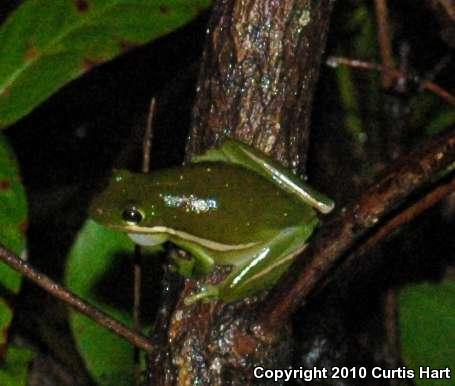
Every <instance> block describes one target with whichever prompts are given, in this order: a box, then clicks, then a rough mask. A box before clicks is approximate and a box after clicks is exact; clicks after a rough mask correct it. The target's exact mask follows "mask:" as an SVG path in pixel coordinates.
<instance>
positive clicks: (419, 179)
mask: <svg viewBox="0 0 455 386" xmlns="http://www.w3.org/2000/svg"><path fill="white" fill-rule="evenodd" d="M454 162H455V129H454V128H451V130H450V131H448V132H446V133H445V134H443V135H440V136H439V137H437V138H436V139H434V140H430V141H429V142H428V143H427V144H426V145H425V146H424V147H423V148H422V149H420V150H418V151H415V152H413V153H411V154H410V155H408V156H404V157H401V158H400V159H399V160H398V161H397V162H396V163H395V164H394V167H393V168H392V169H391V170H390V172H389V173H388V174H387V175H386V176H385V177H384V178H383V179H382V180H381V181H379V182H378V183H377V184H375V185H374V186H373V187H371V188H370V189H369V190H367V191H366V193H364V194H363V195H362V196H361V198H360V200H359V201H358V202H357V203H356V204H355V205H353V206H351V207H350V208H348V209H347V210H346V211H344V212H343V213H341V214H340V215H339V216H338V217H337V218H336V219H334V221H332V222H331V223H330V224H328V225H327V226H326V227H325V229H324V231H323V232H320V233H318V234H317V235H316V237H315V239H314V240H313V241H312V244H311V245H310V248H308V250H307V252H306V253H305V254H303V255H302V256H301V258H299V259H298V260H297V261H296V262H295V263H294V266H293V268H292V269H290V270H289V272H288V274H286V275H285V277H284V278H283V279H282V280H281V281H280V283H279V285H278V286H277V287H276V288H275V289H274V290H273V291H272V292H271V294H270V295H269V298H268V299H266V300H265V301H264V304H265V306H264V307H263V308H262V311H261V312H260V315H259V317H258V321H260V324H261V325H262V327H263V328H264V329H265V330H266V331H270V330H273V329H277V328H280V327H281V326H283V325H284V324H285V323H287V321H288V320H289V318H290V317H291V315H292V314H293V313H294V312H295V310H296V309H297V308H298V307H299V306H300V305H301V303H302V301H304V300H305V298H306V297H307V296H308V295H309V294H310V293H311V292H312V291H313V290H315V289H316V287H319V286H320V284H321V281H322V280H324V278H325V276H326V275H327V273H328V272H329V271H330V270H331V269H332V268H333V267H334V266H335V265H336V264H339V263H340V262H342V260H343V259H344V257H345V254H346V252H348V251H349V249H350V248H352V247H353V246H354V245H355V243H356V242H358V241H359V240H360V239H361V238H362V237H363V236H364V235H365V234H366V233H367V231H369V230H372V229H373V228H375V227H377V226H378V225H379V224H380V223H381V222H382V221H383V220H384V218H385V217H386V216H387V215H388V214H389V213H390V212H391V211H392V210H393V209H396V208H397V207H398V206H399V204H401V203H403V202H404V201H405V200H406V199H407V198H409V197H410V196H411V195H412V194H413V193H415V192H416V191H418V190H419V189H421V188H422V187H424V186H426V185H427V184H429V183H431V182H432V181H433V180H434V177H435V176H436V175H437V174H438V173H440V172H442V171H444V170H445V169H446V168H447V167H448V166H449V165H451V164H452V163H454ZM453 187H454V186H453V182H451V183H449V185H446V186H445V187H441V188H437V189H436V190H435V191H433V192H432V193H430V195H429V196H427V197H426V198H425V199H424V200H422V201H420V202H419V203H417V204H416V206H412V207H410V208H409V209H408V210H405V211H404V212H402V213H401V216H400V215H398V216H397V218H395V219H393V220H391V222H388V223H387V224H386V225H385V226H384V227H383V228H382V229H380V230H379V231H378V233H377V234H376V235H375V236H373V238H372V239H371V240H372V241H368V242H367V243H366V244H364V246H363V248H364V249H362V247H361V250H360V252H362V253H363V252H365V251H366V250H369V248H371V247H372V245H375V244H376V243H377V242H379V241H380V240H382V239H383V238H384V237H385V236H386V235H388V234H390V233H391V232H392V231H393V230H394V229H396V228H397V227H398V226H400V225H401V224H403V223H405V222H408V221H410V220H411V219H412V218H414V217H415V216H417V215H418V214H420V213H421V212H422V211H423V210H425V209H427V208H428V207H429V206H431V205H433V204H434V203H435V202H437V201H439V200H440V199H441V198H442V197H444V196H445V195H447V194H448V193H449V192H451V191H453Z"/></svg>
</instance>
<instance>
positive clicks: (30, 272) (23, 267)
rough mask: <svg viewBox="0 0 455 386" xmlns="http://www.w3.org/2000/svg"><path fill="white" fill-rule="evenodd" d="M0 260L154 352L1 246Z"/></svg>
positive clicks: (125, 328) (126, 329)
mask: <svg viewBox="0 0 455 386" xmlns="http://www.w3.org/2000/svg"><path fill="white" fill-rule="evenodd" d="M0 260H1V261H3V262H5V263H6V264H7V265H9V266H10V267H11V268H13V269H14V270H16V271H18V272H19V273H21V274H22V275H24V276H25V277H26V278H27V279H29V280H31V281H33V282H34V283H35V284H37V285H38V286H40V287H41V288H43V289H45V290H46V291H47V292H49V293H50V294H51V295H53V296H55V297H56V298H58V299H60V300H62V301H63V302H65V303H66V304H68V305H69V306H71V307H73V308H74V309H76V310H77V311H79V312H80V313H81V314H84V315H86V316H88V317H89V318H90V319H93V320H94V321H95V322H96V323H98V324H99V325H101V326H103V327H105V328H107V329H108V330H110V331H112V332H113V333H115V334H116V335H118V336H121V337H122V338H124V339H126V340H127V341H128V342H130V343H131V344H133V345H134V346H136V347H139V348H140V349H142V350H144V351H147V352H149V353H151V352H153V351H154V346H153V345H152V343H151V342H150V341H149V339H147V338H146V337H145V336H143V335H141V334H138V333H136V332H135V331H133V330H132V329H130V328H129V327H128V326H126V325H124V324H123V323H121V322H119V321H117V320H115V319H113V318H111V317H110V316H109V315H107V314H106V313H104V312H103V311H101V310H100V309H98V308H97V307H95V306H93V305H91V304H89V303H87V302H85V301H84V300H82V299H81V298H80V297H78V296H77V295H75V294H74V293H72V292H71V291H68V290H67V289H66V288H64V287H63V286H61V285H60V284H57V283H56V282H55V281H53V280H51V279H50V278H49V277H48V276H46V275H44V274H43V273H41V272H39V271H37V270H35V269H34V268H32V267H31V266H30V265H29V264H28V263H27V262H26V261H24V260H22V259H21V258H20V257H19V256H16V255H15V254H14V253H12V252H11V251H9V250H8V249H7V248H5V247H4V246H3V245H2V244H0Z"/></svg>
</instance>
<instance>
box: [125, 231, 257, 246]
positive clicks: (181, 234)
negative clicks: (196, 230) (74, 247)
mask: <svg viewBox="0 0 455 386" xmlns="http://www.w3.org/2000/svg"><path fill="white" fill-rule="evenodd" d="M127 231H128V232H129V231H132V232H135V233H167V234H169V235H172V236H177V237H180V238H182V239H183V240H188V241H194V242H196V243H198V244H200V245H203V246H204V247H207V248H208V249H212V250H214V251H223V252H227V251H236V250H241V249H247V248H251V247H253V246H255V245H256V244H257V243H256V242H253V243H248V244H238V245H231V244H223V243H219V242H217V241H212V240H207V239H203V238H200V237H197V236H193V235H191V234H189V233H186V232H182V231H177V230H175V229H172V228H168V227H163V226H156V227H139V226H135V225H129V226H128V227H127Z"/></svg>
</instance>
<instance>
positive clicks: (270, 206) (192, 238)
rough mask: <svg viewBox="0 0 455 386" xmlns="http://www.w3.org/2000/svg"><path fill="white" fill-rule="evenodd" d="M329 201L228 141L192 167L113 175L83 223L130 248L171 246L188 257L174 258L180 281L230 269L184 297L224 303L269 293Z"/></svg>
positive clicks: (253, 152) (276, 166) (271, 163)
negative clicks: (124, 237) (126, 240)
mask: <svg viewBox="0 0 455 386" xmlns="http://www.w3.org/2000/svg"><path fill="white" fill-rule="evenodd" d="M313 208H316V209H318V210H319V211H321V212H323V213H328V212H329V211H330V210H331V209H332V208H333V202H332V201H331V200H329V199H328V198H326V197H325V196H323V195H322V194H320V193H318V192H316V191H315V190H313V189H312V188H310V187H309V186H307V185H306V184H305V183H304V182H303V181H301V180H300V179H298V178H297V177H296V176H295V175H293V174H292V173H291V172H289V171H287V170H286V169H285V168H283V167H282V166H280V165H279V164H278V163H277V162H276V161H273V160H272V159H270V158H268V157H266V156H265V155H264V154H262V153H261V152H259V151H257V150H255V149H253V148H252V147H250V146H247V145H245V144H243V143H241V142H238V141H234V140H226V141H225V142H224V143H223V144H222V146H221V147H219V148H216V149H212V150H209V151H208V152H207V153H205V154H204V155H202V156H198V157H195V158H194V159H193V160H192V163H191V164H189V165H187V166H181V167H177V168H172V169H164V170H159V171H156V172H153V173H152V174H147V175H146V174H133V173H130V172H128V171H124V170H123V171H119V172H116V173H115V175H114V177H113V178H112V180H111V181H110V183H109V185H108V187H107V189H106V190H105V191H104V192H103V193H102V194H101V195H100V196H98V197H97V198H96V199H95V200H94V202H93V204H92V206H91V209H90V215H91V217H92V218H93V219H94V220H95V221H97V222H99V223H101V224H103V225H105V226H107V227H109V228H112V229H116V230H119V231H122V232H127V233H128V234H129V235H130V237H131V238H132V239H133V240H134V241H135V242H136V243H138V244H141V245H144V246H151V245H156V244H161V243H164V242H167V241H169V242H171V243H173V244H175V245H177V246H178V247H180V248H181V249H183V250H185V251H187V252H189V253H190V254H191V255H192V259H191V260H190V262H188V260H182V259H178V258H177V259H175V262H176V265H177V267H178V269H179V272H180V273H181V274H183V275H185V276H187V277H195V276H198V275H206V274H208V273H210V272H211V271H212V270H213V268H214V267H215V265H228V266H232V269H231V273H230V274H229V275H228V276H227V277H226V278H225V279H224V280H223V281H222V282H221V283H219V284H217V285H214V286H205V287H204V288H203V289H202V290H201V291H200V292H199V293H196V294H194V295H192V296H190V297H188V298H186V299H185V302H186V303H187V304H190V303H192V302H194V301H196V300H199V299H206V300H207V299H220V300H222V301H224V302H232V301H236V300H240V299H243V298H244V297H246V296H249V295H252V294H254V293H256V292H258V291H261V290H264V289H268V288H270V287H272V286H273V285H274V284H275V283H276V281H277V280H278V279H279V277H280V276H281V275H282V274H283V273H284V272H285V271H286V270H287V268H289V265H290V264H291V263H292V261H293V259H294V257H295V256H297V255H298V254H299V253H300V252H302V251H303V250H304V249H305V247H306V245H307V244H306V242H307V240H308V238H309V237H310V236H311V234H312V232H313V230H314V229H315V227H316V226H317V224H318V219H317V216H316V212H315V210H314V209H313Z"/></svg>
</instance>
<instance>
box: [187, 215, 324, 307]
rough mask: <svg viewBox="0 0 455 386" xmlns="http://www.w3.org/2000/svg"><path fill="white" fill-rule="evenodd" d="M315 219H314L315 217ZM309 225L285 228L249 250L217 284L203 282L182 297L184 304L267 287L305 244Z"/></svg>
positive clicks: (233, 298)
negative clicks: (198, 288) (199, 286)
mask: <svg viewBox="0 0 455 386" xmlns="http://www.w3.org/2000/svg"><path fill="white" fill-rule="evenodd" d="M315 221H317V220H315ZM309 229H310V228H309V227H296V228H291V229H286V230H284V231H282V232H280V233H279V234H277V235H276V236H275V237H274V238H273V239H271V240H270V241H269V242H267V243H264V244H261V245H258V246H257V247H255V248H253V249H252V250H251V252H252V254H251V255H250V256H249V259H247V260H245V258H244V257H243V258H242V264H241V265H238V266H235V265H234V266H233V268H232V271H231V273H230V274H229V275H228V276H227V277H226V278H225V279H224V280H223V281H222V282H221V283H219V284H217V285H206V286H204V287H203V288H202V290H201V291H200V292H198V293H196V294H194V295H192V296H189V297H187V298H186V299H185V304H187V305H188V304H192V303H194V302H196V301H198V300H204V301H209V300H222V301H224V302H233V301H237V300H241V299H243V298H245V297H247V296H250V295H253V294H255V293H257V292H259V291H261V290H265V289H269V288H271V287H272V286H273V285H275V283H276V282H277V281H278V279H279V278H280V277H281V276H282V275H283V273H284V272H286V270H287V269H288V268H289V266H290V265H291V263H292V262H293V260H294V258H295V257H296V256H298V255H299V254H300V253H301V252H302V251H303V250H304V249H305V248H306V246H307V244H306V243H305V240H306V239H307V238H308V237H309V234H310V233H311V231H309Z"/></svg>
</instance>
